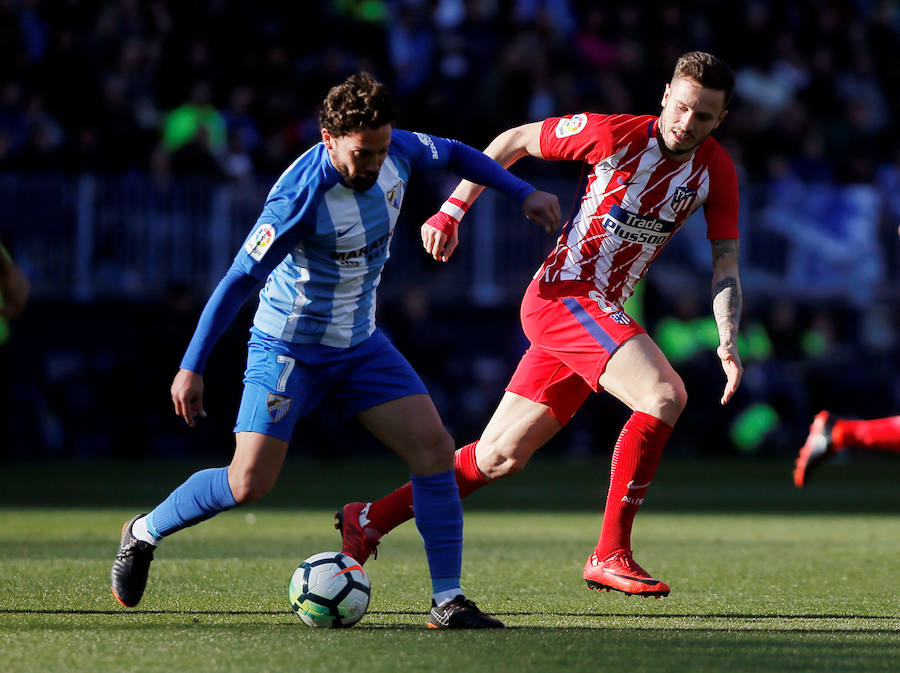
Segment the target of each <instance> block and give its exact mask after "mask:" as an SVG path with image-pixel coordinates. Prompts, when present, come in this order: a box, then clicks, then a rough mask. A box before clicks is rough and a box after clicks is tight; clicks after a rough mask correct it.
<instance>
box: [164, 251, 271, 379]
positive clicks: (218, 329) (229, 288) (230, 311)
mask: <svg viewBox="0 0 900 673" xmlns="http://www.w3.org/2000/svg"><path fill="white" fill-rule="evenodd" d="M258 284H259V281H258V280H257V279H256V278H254V277H253V276H251V275H249V274H248V273H246V272H244V271H242V270H241V269H240V267H239V266H238V264H237V262H236V261H235V263H233V264H232V265H231V268H229V269H228V271H227V272H226V274H225V276H224V278H222V280H220V281H219V284H218V285H217V286H216V289H215V290H213V293H212V295H210V297H209V300H208V301H207V302H206V306H205V307H204V308H203V312H202V313H201V314H200V320H199V321H198V322H197V329H196V330H194V336H193V337H192V338H191V343H190V344H189V345H188V348H187V351H186V352H185V354H184V357H183V358H182V359H181V368H182V369H189V370H190V371H192V372H196V373H198V374H202V373H203V368H204V367H205V366H206V359H207V358H208V357H209V353H210V351H211V350H212V348H213V346H214V345H215V344H216V341H218V340H219V337H220V336H222V333H223V332H224V331H225V330H226V329H227V328H228V326H229V325H230V324H231V323H232V322H233V321H234V318H235V316H237V314H238V311H240V309H241V306H243V305H244V302H245V301H246V300H247V297H249V296H250V293H251V292H252V291H253V288H255V287H256V286H257V285H258Z"/></svg>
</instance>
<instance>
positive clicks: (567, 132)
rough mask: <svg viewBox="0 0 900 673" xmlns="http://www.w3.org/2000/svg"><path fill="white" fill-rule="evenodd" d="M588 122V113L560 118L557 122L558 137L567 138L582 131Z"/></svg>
mask: <svg viewBox="0 0 900 673" xmlns="http://www.w3.org/2000/svg"><path fill="white" fill-rule="evenodd" d="M586 124H587V115H586V114H577V115H575V116H574V117H571V118H569V119H560V120H559V122H557V124H556V137H557V138H566V137H568V136H574V135H575V134H576V133H580V132H581V129H583V128H584V127H585V125H586Z"/></svg>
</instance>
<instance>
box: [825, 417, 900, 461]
mask: <svg viewBox="0 0 900 673" xmlns="http://www.w3.org/2000/svg"><path fill="white" fill-rule="evenodd" d="M831 438H832V439H833V440H834V448H835V449H838V450H840V449H846V448H848V447H850V448H860V449H871V450H873V451H888V452H890V453H900V416H891V417H890V418H876V419H874V420H871V421H843V420H841V421H835V424H834V428H832V430H831Z"/></svg>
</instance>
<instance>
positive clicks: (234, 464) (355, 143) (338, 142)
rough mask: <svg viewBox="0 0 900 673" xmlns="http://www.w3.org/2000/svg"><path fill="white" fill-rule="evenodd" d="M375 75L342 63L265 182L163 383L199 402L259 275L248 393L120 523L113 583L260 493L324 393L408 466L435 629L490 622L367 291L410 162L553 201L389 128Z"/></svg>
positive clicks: (431, 435) (544, 203)
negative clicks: (225, 437) (342, 75)
mask: <svg viewBox="0 0 900 673" xmlns="http://www.w3.org/2000/svg"><path fill="white" fill-rule="evenodd" d="M394 117H395V113H394V106H393V102H392V98H391V96H390V94H389V93H388V91H387V89H386V88H385V87H384V85H383V84H381V83H380V82H377V81H376V80H375V79H373V78H372V77H371V76H370V75H368V74H366V73H362V74H359V75H353V76H352V77H350V78H348V79H347V80H346V81H344V82H343V83H342V84H339V85H337V86H335V87H333V88H332V89H331V90H330V91H329V93H328V95H327V96H326V97H325V101H324V103H323V106H322V111H321V113H320V116H319V123H320V127H321V130H320V132H321V139H322V141H321V142H320V143H317V144H316V145H314V146H313V147H311V148H310V149H308V150H307V151H306V152H304V153H303V155H302V156H300V157H299V158H297V159H296V160H295V161H294V162H293V163H292V164H291V165H290V166H289V167H288V168H287V169H286V170H285V171H284V173H282V175H281V177H280V178H279V179H278V180H277V181H276V183H275V185H274V186H273V187H272V189H271V191H270V192H269V196H268V198H267V199H266V203H265V206H264V207H263V211H262V213H261V215H260V216H259V218H258V220H257V222H256V226H255V228H254V230H253V231H252V232H251V233H250V234H249V236H248V237H247V239H246V240H245V242H244V245H243V247H242V248H241V249H240V250H239V251H238V252H237V255H236V256H235V259H234V262H233V263H232V266H231V267H230V268H229V269H228V271H227V272H226V274H225V276H224V278H223V279H222V280H221V281H220V282H219V284H218V286H217V287H216V289H215V290H214V291H213V293H212V295H211V296H210V298H209V300H208V301H207V303H206V306H205V308H204V309H203V312H202V314H201V316H200V319H199V321H198V323H197V328H196V330H195V331H194V335H193V337H192V338H191V342H190V344H189V345H188V348H187V351H186V353H185V355H184V357H183V359H182V361H181V367H180V369H179V371H178V373H177V374H176V376H175V379H174V381H173V382H172V387H171V395H172V401H173V402H174V404H175V412H176V414H177V415H178V416H181V417H182V418H183V419H184V420H185V422H187V423H188V425H190V426H194V425H195V423H196V418H197V416H201V417H202V416H205V415H206V411H205V410H204V407H203V392H204V390H203V388H204V383H203V371H204V368H205V364H206V361H207V358H208V356H209V353H210V351H211V350H212V348H213V346H214V345H215V343H216V342H217V341H218V339H219V337H220V336H221V335H222V334H223V333H224V332H225V330H226V329H227V328H228V326H229V325H230V324H231V323H232V322H233V321H234V319H235V317H236V315H237V314H238V312H239V310H240V308H241V307H242V306H243V304H244V302H245V300H246V299H247V298H248V297H249V295H250V294H251V292H253V290H254V289H255V288H256V287H257V286H258V285H259V283H260V282H262V281H265V285H264V287H263V289H262V290H261V291H260V292H259V305H258V308H257V311H256V315H255V318H254V324H253V327H252V329H251V338H250V344H249V348H248V357H247V369H246V372H245V377H244V392H243V396H242V399H241V404H240V409H239V411H238V418H237V422H236V425H235V428H234V431H235V444H236V446H235V451H234V456H233V458H232V461H231V464H230V465H228V466H227V467H220V468H211V469H206V470H201V471H199V472H196V473H194V474H193V475H191V476H190V477H189V478H188V479H187V480H186V481H185V482H184V483H183V484H181V485H180V486H178V487H177V488H176V489H175V490H174V491H173V492H172V493H171V494H170V495H169V496H168V497H167V498H166V499H165V500H164V501H163V502H161V503H159V504H158V505H157V506H156V507H154V508H153V509H152V510H151V511H150V512H149V513H147V514H139V515H137V516H135V517H133V518H132V519H131V520H130V521H128V522H126V524H125V526H124V527H123V529H122V539H121V544H120V548H119V551H118V553H117V554H116V559H115V561H114V562H113V565H112V569H111V571H110V582H111V588H112V591H113V595H114V596H115V598H116V599H117V600H118V601H119V602H120V603H121V604H122V605H124V606H126V607H134V606H136V605H137V604H138V603H139V602H140V600H141V598H142V596H143V593H144V589H145V587H146V584H147V576H148V573H149V568H150V562H151V561H152V560H153V554H154V552H155V550H156V547H157V545H158V544H159V543H160V542H161V541H162V540H163V539H165V538H166V537H168V536H169V535H172V534H174V533H176V532H178V531H180V530H183V529H185V528H187V527H189V526H193V525H195V524H197V523H200V522H201V521H205V520H207V519H209V518H211V517H213V516H215V515H216V514H218V513H220V512H223V511H225V510H228V509H232V508H233V507H236V506H239V505H243V504H247V503H250V502H253V501H255V500H258V499H259V498H260V497H262V496H263V495H265V494H266V493H267V492H268V491H269V490H270V489H271V488H272V487H273V486H274V484H275V481H276V479H277V478H278V474H279V473H280V471H281V467H282V464H283V463H284V459H285V457H286V455H287V450H288V445H289V442H290V439H291V435H292V433H293V430H294V427H295V426H296V424H297V422H298V421H299V420H300V419H301V418H302V417H303V416H305V415H307V414H308V413H310V412H312V411H314V410H315V409H317V408H319V407H320V406H322V405H323V404H326V403H330V404H335V405H337V406H338V408H339V409H340V410H341V411H342V412H343V413H344V414H345V415H346V416H347V417H355V418H357V419H358V420H359V421H360V422H361V423H362V425H363V426H364V427H365V428H366V429H367V430H369V431H370V432H371V433H372V434H373V435H375V436H376V437H377V438H378V439H380V440H381V441H382V442H383V443H384V444H386V445H387V446H388V447H389V448H391V449H392V450H393V451H394V452H396V453H397V454H398V455H400V456H401V457H402V458H404V459H405V460H406V461H407V463H408V464H409V466H410V471H411V473H412V481H413V483H414V484H415V491H416V495H415V501H416V524H417V526H418V528H419V531H420V532H421V535H422V538H423V540H424V543H425V551H426V557H427V559H428V565H429V570H430V572H431V579H432V592H433V599H432V604H431V614H430V617H429V620H428V626H429V627H431V628H445V627H446V628H496V627H502V626H503V624H502V622H500V621H499V620H496V619H493V618H491V617H488V616H487V615H485V614H484V613H483V612H481V610H479V609H478V607H477V606H476V605H475V604H474V603H473V602H472V601H470V600H469V599H468V598H466V597H465V596H464V595H463V594H462V590H461V589H460V569H461V564H462V506H461V504H460V501H459V493H458V491H457V488H456V482H455V480H454V474H453V469H452V468H453V439H452V438H451V437H450V435H449V434H448V433H447V431H446V430H445V429H444V426H443V424H442V423H441V419H440V417H439V416H438V413H437V410H436V409H435V407H434V404H433V402H432V400H431V398H430V397H429V395H428V393H427V391H426V389H425V386H424V385H423V384H422V381H421V379H420V378H419V376H418V375H417V374H416V372H415V371H414V370H413V369H412V367H411V366H410V365H409V363H408V361H407V360H406V359H405V358H404V357H403V356H402V355H401V354H400V353H399V351H397V349H396V348H395V347H394V346H393V344H392V343H391V342H390V341H389V340H388V338H387V337H386V336H385V335H384V333H383V332H381V331H380V330H379V329H378V328H377V327H376V324H375V305H376V302H375V292H376V288H377V286H378V284H379V281H380V277H381V272H382V269H383V267H384V264H385V263H386V262H387V259H388V251H389V248H390V242H391V238H392V236H393V232H394V226H395V225H396V222H397V218H398V216H399V213H400V208H401V206H402V203H403V197H404V193H405V191H406V188H407V184H408V181H409V179H410V176H411V174H412V173H413V172H415V171H419V170H427V169H438V168H444V167H446V168H450V169H451V170H453V171H455V172H456V173H457V174H459V175H461V176H465V177H468V178H471V179H475V180H484V181H485V182H486V183H487V184H488V185H489V186H492V187H494V188H496V189H498V190H500V191H502V192H503V193H505V194H507V195H508V196H511V197H513V198H515V199H516V200H517V201H519V202H520V203H521V204H522V209H523V211H524V212H525V214H526V216H528V217H529V218H532V219H534V220H535V221H537V222H539V223H540V224H541V225H542V226H543V227H544V228H545V229H546V230H548V231H550V230H552V229H553V228H554V227H555V226H556V225H557V224H558V223H559V220H560V212H559V202H558V201H557V199H556V197H555V196H553V195H552V194H548V193H546V192H539V191H537V190H536V189H535V188H534V187H532V186H531V185H529V184H528V183H526V182H524V181H522V180H520V179H518V178H516V177H515V176H513V175H512V174H511V173H509V172H507V171H506V170H504V169H503V168H502V167H501V166H500V165H499V164H498V163H497V162H496V161H494V160H492V159H490V158H489V157H487V156H485V155H484V154H482V153H481V152H479V151H478V150H476V149H473V148H471V147H469V146H468V145H464V144H463V143H460V142H458V141H455V140H450V139H447V138H440V137H437V136H432V135H429V134H425V133H410V132H408V131H403V130H400V129H395V128H394V127H393V122H394Z"/></svg>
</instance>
